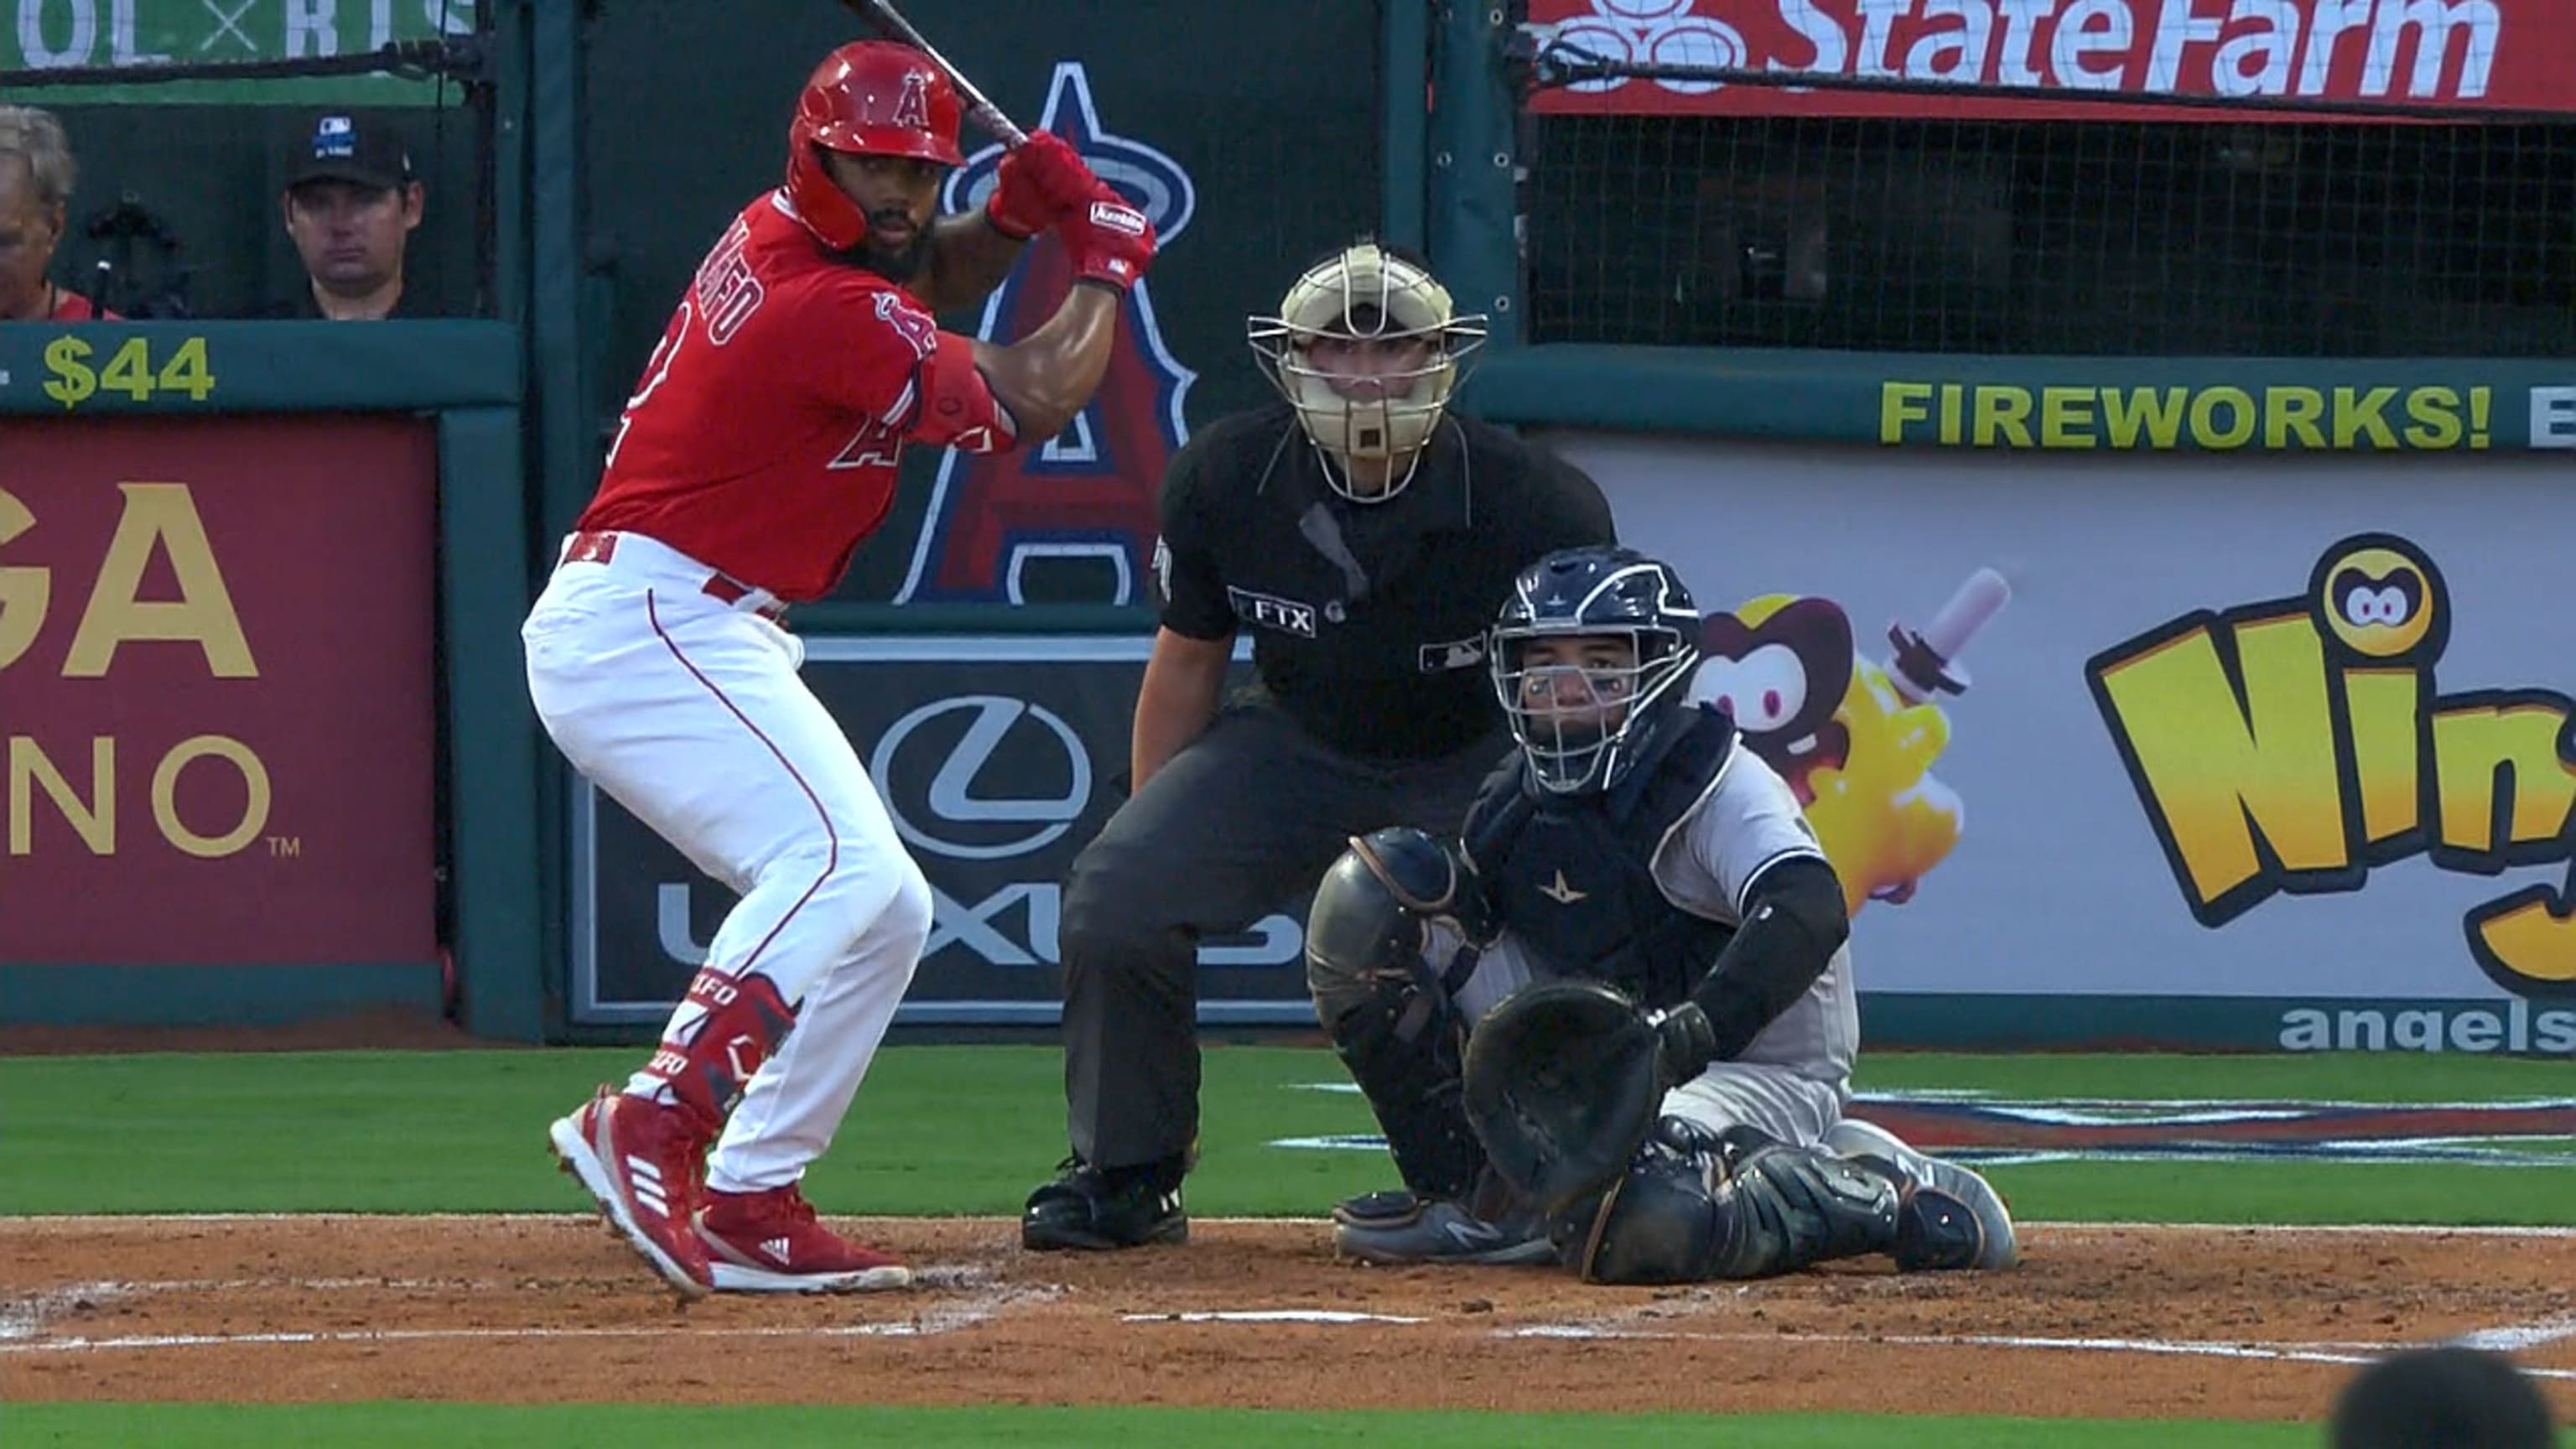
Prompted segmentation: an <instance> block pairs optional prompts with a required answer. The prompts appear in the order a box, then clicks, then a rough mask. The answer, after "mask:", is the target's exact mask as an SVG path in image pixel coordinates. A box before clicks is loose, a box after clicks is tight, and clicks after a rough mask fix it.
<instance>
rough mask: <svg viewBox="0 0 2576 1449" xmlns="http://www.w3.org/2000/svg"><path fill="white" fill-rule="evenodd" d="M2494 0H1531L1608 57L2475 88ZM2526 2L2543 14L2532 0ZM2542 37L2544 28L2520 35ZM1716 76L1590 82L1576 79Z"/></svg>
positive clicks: (2015, 79) (2230, 88) (1584, 88)
mask: <svg viewBox="0 0 2576 1449" xmlns="http://www.w3.org/2000/svg"><path fill="white" fill-rule="evenodd" d="M2507 9H2508V7H2506V6H2502V5H2499V4H2497V3H2495V0H1533V3H1532V5H1531V7H1530V11H1531V16H1532V18H1533V21H1534V22H1535V23H1536V28H1537V29H1539V30H1540V31H1541V32H1542V33H1543V34H1545V35H1546V36H1547V37H1548V38H1549V39H1550V40H1551V41H1552V42H1553V43H1555V44H1558V45H1561V46H1564V47H1566V48H1568V49H1572V50H1579V51H1582V52H1584V53H1585V54H1587V55H1591V56H1594V57H1598V58H1600V59H1604V60H1613V61H1624V62H1629V63H1644V64H1662V65H1704V66H1724V67H1730V68H1738V69H1761V70H1769V71H1812V72H1819V73H1823V74H1829V75H1846V76H1861V77H1883V78H1886V79H1891V80H1928V81H1947V82H1951V83H1955V84H1959V85H2007V86H2039V87H2051V88H2057V89H2065V90H2091V91H2119V92H2133V93H2141V94H2159V93H2161V94H2171V95H2210V96H2226V97H2250V96H2299V97H2310V98H2325V99H2340V100H2368V99H2382V98H2403V99H2408V100H2424V101H2475V100H2481V99H2485V98H2486V97H2487V95H2488V87H2489V83H2490V81H2491V80H2492V79H2493V78H2494V72H2495V67H2496V63H2497V61H2498V59H2499V57H2501V56H2503V55H2504V49H2503V46H2504V39H2505V36H2504V25H2505V16H2506V13H2507ZM2516 13H2518V14H2529V13H2534V12H2533V11H2532V10H2529V9H2521V10H2517V11H2516ZM2517 34H2529V35H2530V36H2531V37H2532V38H2533V39H2535V40H2539V39H2544V38H2545V37H2544V36H2543V34H2542V33H2541V32H2539V31H2536V30H2533V31H2523V32H2517ZM1648 84H1652V85H1655V86H1659V87H1661V88H1662V89H1664V90H1667V91H1672V92H1676V93H1680V94H1695V93H1702V92H1707V91H1712V90H1715V89H1718V83H1716V82H1713V81H1694V80H1658V81H1654V82H1651V83H1649V82H1645V81H1638V80H1629V79H1624V78H1623V79H1618V80H1607V81H1586V82H1583V83H1581V84H1578V85H1574V86H1571V87H1569V89H1571V90H1574V91H1577V92H1600V91H1610V90H1617V89H1618V88H1620V87H1622V86H1626V85H1638V86H1644V85H1648Z"/></svg>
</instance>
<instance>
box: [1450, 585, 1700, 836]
mask: <svg viewBox="0 0 2576 1449" xmlns="http://www.w3.org/2000/svg"><path fill="white" fill-rule="evenodd" d="M1699 661H1700V617H1699V608H1698V606H1697V605H1696V604H1694V603H1692V601H1691V596H1690V590H1689V589H1688V588H1686V587H1684V586H1683V584H1682V581H1681V576H1680V575H1678V574H1676V573H1674V572H1673V570H1672V569H1671V567H1670V566H1668V565H1666V564H1663V563H1660V562H1657V561H1656V560H1654V559H1651V558H1648V557H1646V556H1645V555H1644V554H1641V553H1638V552H1637V551H1636V550H1634V549H1628V548H1617V547H1600V546H1595V547H1590V548H1573V549H1561V550H1559V551H1557V552H1555V553H1552V554H1549V555H1548V556H1547V557H1545V558H1543V559H1540V560H1539V561H1538V562H1537V563H1534V564H1532V565H1530V566H1529V567H1528V568H1526V569H1524V570H1522V571H1521V575H1520V577H1519V578H1518V579H1517V580H1515V581H1514V582H1513V585H1512V595H1511V597H1510V598H1509V599H1508V600H1506V601H1504V604H1503V609H1502V614H1501V616H1500V617H1499V618H1498V619H1496V620H1495V622H1494V629H1493V648H1492V649H1491V650H1490V651H1489V653H1488V667H1489V668H1491V669H1492V671H1493V679H1494V693H1495V694H1496V695H1498V696H1499V697H1500V698H1501V700H1502V705H1503V713H1504V716H1505V718H1507V719H1509V720H1510V721H1511V726H1512V738H1513V739H1515V740H1517V741H1519V743H1520V747H1521V753H1522V754H1523V755H1524V756H1525V757H1527V759H1528V761H1529V767H1530V776H1531V778H1532V779H1533V780H1535V781H1536V782H1537V784H1538V786H1539V788H1541V789H1542V790H1545V791H1546V792H1548V793H1549V794H1551V795H1579V794H1589V793H1596V792H1599V791H1603V790H1608V789H1610V788H1611V787H1612V786H1614V785H1616V784H1618V783H1619V782H1620V781H1621V780H1622V779H1624V778H1626V776H1627V774H1628V772H1629V770H1631V769H1632V768H1634V767H1635V765H1636V762H1637V760H1638V758H1639V757H1640V756H1641V755H1642V754H1643V753H1644V752H1645V749H1646V747H1647V745H1648V743H1649V742H1650V741H1652V740H1653V739H1654V738H1655V737H1656V734H1657V732H1658V730H1659V728H1660V727H1661V725H1662V723H1663V722H1664V721H1665V720H1667V719H1670V718H1672V717H1673V715H1674V714H1675V712H1676V711H1678V710H1679V709H1680V708H1681V705H1682V698H1683V687H1684V686H1685V685H1686V684H1688V683H1689V681H1690V677H1691V675H1692V674H1693V673H1694V672H1696V671H1697V669H1698V668H1699Z"/></svg>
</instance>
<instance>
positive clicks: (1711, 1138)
mask: <svg viewBox="0 0 2576 1449" xmlns="http://www.w3.org/2000/svg"><path fill="white" fill-rule="evenodd" d="M1897 1199H1898V1191H1897V1185H1896V1183H1895V1182H1894V1181H1892V1180H1891V1179H1890V1178H1889V1177H1888V1176H1887V1175H1886V1174H1884V1173H1881V1172H1878V1171H1876V1170H1874V1169H1872V1168H1871V1167H1870V1166H1868V1165H1866V1164H1863V1163H1857V1162H1847V1161H1844V1160H1843V1159H1840V1158H1837V1157H1833V1156H1830V1155H1828V1154H1826V1153H1823V1152H1820V1151H1817V1150H1815V1149H1813V1148H1804V1147H1790V1146H1787V1145H1785V1144H1783V1143H1781V1142H1780V1141H1778V1140H1777V1139H1775V1138H1773V1137H1771V1136H1769V1135H1768V1134H1766V1133H1763V1132H1761V1131H1759V1130H1757V1129H1754V1128H1751V1127H1736V1128H1732V1129H1729V1130H1728V1131H1727V1132H1725V1133H1723V1134H1717V1135H1712V1134H1710V1133H1709V1132H1707V1131H1706V1130H1705V1129H1703V1128H1701V1127H1699V1126H1697V1125H1695V1124H1693V1123H1690V1122H1686V1121H1684V1120H1682V1119H1681V1118H1678V1117H1666V1118H1664V1119H1663V1120H1662V1121H1660V1122H1658V1123H1657V1124H1656V1126H1655V1131H1654V1133H1653V1134H1652V1135H1651V1136H1649V1137H1648V1138H1647V1139H1646V1144H1645V1146H1643V1147H1641V1148H1639V1149H1638V1152H1637V1156H1636V1158H1635V1160H1634V1161H1633V1162H1632V1163H1630V1165H1629V1168H1628V1171H1627V1174H1626V1175H1625V1176H1623V1177H1622V1178H1620V1179H1619V1180H1618V1181H1617V1182H1615V1183H1613V1184H1611V1186H1610V1189H1609V1191H1608V1192H1607V1193H1605V1194H1604V1195H1603V1197H1602V1200H1601V1203H1600V1206H1599V1207H1598V1208H1597V1209H1595V1210H1594V1211H1593V1212H1592V1213H1591V1215H1590V1218H1589V1221H1588V1222H1585V1221H1580V1220H1578V1221H1577V1222H1576V1223H1574V1224H1572V1225H1571V1227H1572V1229H1573V1230H1574V1231H1576V1232H1579V1233H1581V1234H1582V1235H1583V1236H1582V1241H1581V1244H1580V1247H1579V1256H1578V1257H1577V1259H1576V1265H1577V1267H1578V1268H1579V1269H1580V1271H1581V1272H1582V1275H1583V1277H1584V1278H1585V1280H1586V1281H1589V1282H1594V1283H1698V1282H1706V1281H1709V1280H1712V1279H1740V1278H1767V1277H1770V1276H1772V1275H1774V1274H1779V1273H1789V1272H1795V1271H1796V1270H1798V1269H1800V1268H1804V1267H1807V1266H1808V1265H1810V1264H1813V1263H1821V1262H1825V1261H1828V1260H1830V1259H1835V1258H1848V1257H1853V1256H1857V1255H1859V1254H1863V1253H1876V1252H1886V1251H1888V1250H1890V1249H1892V1248H1893V1247H1894V1246H1895V1245H1896V1241H1897V1237H1898V1221H1897V1216H1898V1202H1897Z"/></svg>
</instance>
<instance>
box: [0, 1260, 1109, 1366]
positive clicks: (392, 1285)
mask: <svg viewBox="0 0 2576 1449" xmlns="http://www.w3.org/2000/svg"><path fill="white" fill-rule="evenodd" d="M917 1281H922V1287H945V1289H963V1287H976V1284H987V1292H979V1294H974V1297H969V1299H966V1302H940V1305H933V1307H930V1310H925V1312H917V1315H914V1318H909V1320H904V1323H853V1325H842V1328H822V1330H806V1328H698V1330H683V1333H698V1336H711V1338H724V1336H796V1333H814V1336H824V1338H930V1336H938V1333H956V1330H958V1328H974V1325H976V1323H987V1320H992V1318H997V1315H999V1312H1005V1310H1010V1307H1020V1305H1030V1302H1048V1299H1056V1297H1061V1294H1064V1289H1061V1287H1056V1284H999V1287H992V1271H989V1269H979V1266H933V1269H922V1271H920V1279H917ZM510 1287H518V1281H500V1279H162V1281H113V1279H103V1281H90V1284H70V1287H62V1289H52V1292H44V1294H36V1297H28V1299H15V1302H0V1354H49V1351H85V1348H204V1346H216V1343H399V1341H415V1338H531V1336H536V1338H631V1336H652V1333H659V1330H639V1328H562V1330H544V1328H381V1330H379V1328H368V1330H345V1333H330V1330H278V1333H211V1336H209V1333H137V1336H116V1338H44V1336H41V1333H44V1325H46V1323H49V1320H54V1318H62V1315H64V1312H77V1310H85V1307H98V1305H100V1302H118V1299H131V1297H149V1294H188V1292H198V1294H201V1292H240V1289H283V1292H343V1289H376V1292H384V1289H471V1292H495V1289H510ZM817 1297H824V1294H817Z"/></svg>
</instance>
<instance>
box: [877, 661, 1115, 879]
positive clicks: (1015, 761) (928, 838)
mask: <svg viewBox="0 0 2576 1449" xmlns="http://www.w3.org/2000/svg"><path fill="white" fill-rule="evenodd" d="M868 774H869V776H870V778H872V779H874V780H875V781H876V787H877V793H878V794H879V795H880V796H882V797H883V798H884V800H885V805H886V813H887V814H888V815H889V816H891V817H892V819H893V821H894V828H895V831H896V833H897V834H899V835H901V836H902V837H903V838H904V839H905V840H906V841H907V842H909V843H911V844H912V845H914V846H917V847H918V848H920V849H922V850H926V851H928V852H930V853H931V854H933V855H944V856H947V857H949V858H951V859H953V860H1008V859H1010V858H1012V857H1014V856H1021V855H1028V854H1030V853H1032V852H1034V851H1039V850H1043V849H1045V848H1046V847H1047V846H1049V845H1051V844H1053V843H1054V842H1055V841H1056V840H1057V839H1058V838H1060V837H1062V836H1063V835H1064V833H1065V832H1066V831H1068V830H1071V829H1072V828H1073V824H1074V822H1075V821H1076V820H1078V819H1080V818H1081V817H1082V810H1083V807H1084V806H1086V805H1088V804H1090V803H1091V752H1090V751H1089V750H1088V749H1086V748H1085V747H1084V746H1083V743H1082V736H1081V735H1079V734H1077V733H1076V732H1075V731H1074V728H1073V726H1072V725H1070V724H1067V723H1066V722H1065V720H1064V717H1063V716H1062V715H1059V714H1057V713H1055V712H1054V711H1053V710H1050V709H1047V708H1046V707H1045V706H1043V705H1035V704H1031V703H1029V702H1028V701H1026V700H1022V699H1014V698H1012V697H1010V696H1008V695H1000V694H966V695H958V696H956V697H954V698H950V699H943V700H940V701H938V702H937V703H934V704H925V705H923V706H921V707H920V708H918V709H916V710H913V711H912V712H911V713H909V714H907V715H905V716H904V717H903V718H901V719H898V720H896V721H895V722H894V723H893V725H891V726H889V727H888V728H887V730H886V732H885V734H884V735H882V736H881V737H879V738H878V740H877V747H876V752H875V753H874V754H873V755H872V756H870V757H869V760H868Z"/></svg>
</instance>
